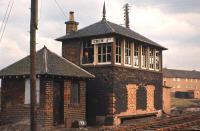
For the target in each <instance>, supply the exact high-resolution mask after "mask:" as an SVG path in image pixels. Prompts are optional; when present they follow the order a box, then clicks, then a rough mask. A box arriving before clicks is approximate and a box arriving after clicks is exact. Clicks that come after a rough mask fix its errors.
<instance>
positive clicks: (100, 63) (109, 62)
mask: <svg viewBox="0 0 200 131" xmlns="http://www.w3.org/2000/svg"><path fill="white" fill-rule="evenodd" d="M108 44H109V45H110V47H111V51H110V53H108V49H107V47H108ZM104 45H106V53H105V55H106V62H99V55H101V57H103V55H104V53H103V46H104ZM95 46H97V64H98V65H105V64H111V61H112V43H102V44H97V45H95ZM99 46H101V54H99V51H98V50H99ZM108 54H110V61H107V55H108Z"/></svg>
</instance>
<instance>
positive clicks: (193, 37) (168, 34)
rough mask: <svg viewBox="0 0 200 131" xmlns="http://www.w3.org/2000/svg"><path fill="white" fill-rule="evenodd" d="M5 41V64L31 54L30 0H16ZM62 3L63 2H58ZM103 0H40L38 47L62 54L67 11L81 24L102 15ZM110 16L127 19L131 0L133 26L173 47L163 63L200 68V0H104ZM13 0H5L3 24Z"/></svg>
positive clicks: (0, 13) (0, 51)
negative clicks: (10, 2) (9, 4)
mask: <svg viewBox="0 0 200 131" xmlns="http://www.w3.org/2000/svg"><path fill="white" fill-rule="evenodd" d="M14 1H15V2H14V6H13V9H12V12H11V15H10V17H9V20H8V23H7V26H6V30H5V33H4V36H3V39H2V41H0V69H2V68H4V67H6V66H8V65H10V64H12V63H14V62H16V61H18V60H20V59H22V58H23V57H25V56H27V55H28V54H29V31H30V29H29V28H30V27H29V25H30V1H31V0H17V1H16V0H14ZM56 1H57V2H58V3H59V5H60V8H62V11H61V10H60V9H59V7H58V6H57V4H56ZM103 2H104V0H39V12H38V14H39V18H38V19H39V30H38V31H37V50H38V49H40V48H42V47H43V46H44V45H46V46H47V48H49V49H50V50H52V51H53V52H56V53H57V54H59V55H61V42H58V41H55V39H56V38H58V37H60V36H63V35H64V34H65V24H64V22H65V21H67V20H68V12H69V11H74V12H75V20H76V21H77V22H79V27H78V28H79V29H81V28H83V27H85V26H88V25H90V24H93V23H95V22H97V21H100V20H101V19H102V8H103ZM105 2H106V12H107V14H106V18H107V20H108V21H111V22H114V23H116V24H124V12H123V5H124V4H125V3H129V4H130V27H131V29H132V30H134V31H136V32H138V33H140V34H142V35H144V36H146V37H147V38H149V39H151V40H153V41H155V42H157V43H159V44H160V45H162V46H164V47H166V48H168V50H167V51H164V53H163V64H164V67H167V68H172V69H184V70H200V8H199V5H200V0H105ZM8 3H9V1H8V0H0V7H1V8H0V26H1V25H2V21H3V17H4V14H5V11H6V8H7V5H8Z"/></svg>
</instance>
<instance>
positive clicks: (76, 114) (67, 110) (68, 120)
mask: <svg viewBox="0 0 200 131" xmlns="http://www.w3.org/2000/svg"><path fill="white" fill-rule="evenodd" d="M79 85H80V102H79V103H78V104H72V103H71V102H70V99H71V91H70V90H71V88H72V81H70V80H66V81H64V119H65V124H66V127H67V128H70V127H72V125H73V124H74V123H75V121H79V120H84V121H85V120H86V117H85V115H86V103H85V93H86V82H85V81H79Z"/></svg>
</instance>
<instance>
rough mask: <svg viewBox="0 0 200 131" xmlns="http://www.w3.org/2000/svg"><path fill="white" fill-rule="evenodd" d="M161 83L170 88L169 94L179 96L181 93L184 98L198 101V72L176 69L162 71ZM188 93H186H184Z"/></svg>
mask: <svg viewBox="0 0 200 131" xmlns="http://www.w3.org/2000/svg"><path fill="white" fill-rule="evenodd" d="M163 77H164V79H163V81H164V83H165V84H166V85H167V86H170V87H172V89H171V92H172V94H174V95H177V96H180V95H181V92H183V93H182V94H183V96H184V94H185V95H186V97H187V96H188V97H190V98H191V97H193V98H198V99H200V72H199V71H195V70H193V71H188V70H176V69H166V68H164V69H163ZM186 92H188V93H186ZM191 95H192V96H191Z"/></svg>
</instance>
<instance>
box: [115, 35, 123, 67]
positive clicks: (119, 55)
mask: <svg viewBox="0 0 200 131" xmlns="http://www.w3.org/2000/svg"><path fill="white" fill-rule="evenodd" d="M121 43H122V40H121V39H119V38H116V47H115V64H117V65H121V64H122V46H121ZM117 58H118V61H117Z"/></svg>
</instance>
